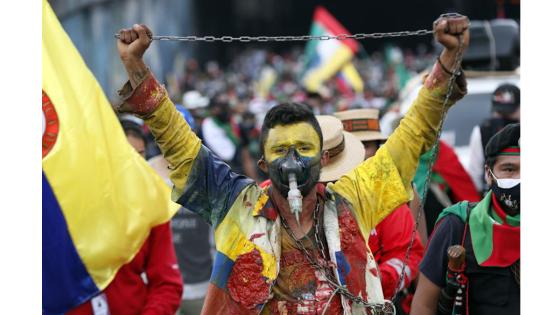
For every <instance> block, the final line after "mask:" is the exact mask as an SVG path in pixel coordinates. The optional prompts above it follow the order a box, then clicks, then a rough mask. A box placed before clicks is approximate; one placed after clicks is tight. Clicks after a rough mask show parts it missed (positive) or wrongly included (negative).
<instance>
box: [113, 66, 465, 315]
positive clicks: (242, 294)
mask: <svg viewBox="0 0 560 315" xmlns="http://www.w3.org/2000/svg"><path fill="white" fill-rule="evenodd" d="M461 82H463V84H460V85H457V86H455V93H454V95H453V100H457V99H459V98H460V97H462V96H463V95H464V93H465V92H466V89H465V85H464V80H463V81H461ZM446 83H447V77H446V75H445V74H444V72H443V71H442V70H441V69H440V68H439V66H438V65H437V64H436V65H435V66H434V69H433V71H432V73H431V74H430V75H429V76H428V78H427V79H426V80H425V82H424V86H425V87H424V88H423V89H422V90H421V91H420V95H419V96H418V98H417V100H416V103H415V105H414V106H413V107H412V108H411V110H410V111H409V112H408V114H407V115H406V117H405V118H404V119H403V120H402V121H401V123H400V127H399V128H398V129H397V130H396V131H395V132H394V133H393V135H392V136H391V137H390V138H389V139H388V140H387V143H386V144H385V145H384V146H383V147H382V148H381V149H380V150H379V151H378V152H377V154H376V155H375V156H374V157H372V158H370V159H368V160H366V161H364V162H363V163H362V164H361V165H359V166H358V167H357V168H356V169H354V170H353V171H352V172H350V173H349V174H347V175H346V176H343V177H342V178H341V179H340V180H339V181H338V182H336V183H335V184H330V185H329V186H327V189H326V194H325V195H326V196H327V198H326V199H327V200H326V202H325V210H324V219H325V220H324V222H325V223H324V225H325V227H324V228H325V234H326V239H327V243H328V248H329V254H330V259H331V261H332V262H334V264H335V267H334V268H335V269H336V270H335V275H336V277H337V279H338V281H339V282H340V284H342V285H346V286H347V287H348V289H349V290H350V292H352V293H353V294H355V295H360V296H361V297H362V298H364V299H366V300H368V301H369V302H380V301H382V299H383V292H382V289H381V284H380V281H379V277H378V276H379V274H378V271H377V266H376V264H375V260H374V258H373V256H372V254H371V251H370V250H369V247H368V246H367V245H366V244H367V243H366V240H367V239H368V236H369V232H370V231H371V230H372V229H373V228H374V227H375V226H376V225H377V223H379V222H380V221H381V220H383V218H384V217H385V216H387V215H388V214H389V213H390V212H391V211H392V210H393V209H395V208H397V207H398V206H399V205H401V204H403V203H405V202H407V201H408V200H409V199H410V198H411V196H412V192H411V190H410V187H411V185H410V182H411V180H412V178H413V176H414V174H415V171H416V166H417V164H418V158H419V156H420V154H422V153H423V152H425V151H427V150H428V149H429V147H430V146H431V145H432V144H433V143H434V141H435V137H436V127H437V126H438V124H439V122H440V119H441V113H442V104H443V99H444V94H445V86H446ZM127 85H128V83H127ZM127 90H128V93H126V91H127ZM122 91H124V92H121V95H123V98H124V99H125V100H126V102H129V103H132V104H135V105H136V106H140V107H141V108H150V107H152V108H157V109H156V110H155V111H153V112H152V113H150V114H148V115H145V116H144V117H143V118H144V119H145V120H146V122H147V124H148V125H149V126H150V129H151V131H152V133H153V134H154V136H155V138H156V141H157V143H158V145H159V146H160V148H161V149H162V152H163V154H164V156H165V158H166V159H167V160H168V161H169V162H170V164H171V168H172V170H171V180H172V181H173V183H174V185H175V187H174V190H173V194H172V195H173V196H172V197H173V199H174V200H175V201H177V202H178V203H180V204H182V205H183V206H185V207H186V208H188V209H190V210H192V211H194V212H197V213H198V214H200V215H201V216H202V217H203V218H204V219H206V220H207V221H208V222H209V223H210V224H212V226H213V227H214V228H215V238H216V247H217V251H218V252H217V255H216V259H215V262H214V267H213V273H212V277H211V285H210V287H209V290H208V294H207V297H206V301H205V305H204V309H203V314H258V313H259V312H260V311H261V310H262V308H263V306H264V305H265V304H266V303H267V301H268V300H269V299H270V298H271V292H272V286H273V285H274V283H275V280H276V278H277V275H278V269H279V266H280V264H279V261H280V259H279V258H280V255H281V248H280V247H281V246H280V221H279V217H278V215H277V213H276V211H275V210H274V208H273V207H271V206H270V203H269V199H268V195H267V191H266V190H263V189H261V188H260V187H258V186H257V185H256V184H255V183H254V182H253V181H252V180H250V179H248V178H246V177H244V176H241V175H237V174H235V173H233V172H231V170H230V168H229V167H228V166H227V165H226V164H225V163H224V162H222V161H220V160H219V159H217V158H216V156H215V155H213V154H212V153H211V152H210V151H209V150H208V149H207V148H206V147H204V146H202V145H201V143H200V140H199V139H198V138H197V137H196V135H195V134H194V133H193V132H192V131H191V130H190V129H189V127H188V125H187V123H186V122H185V121H184V119H183V118H182V116H181V114H179V112H177V111H176V110H175V107H174V106H173V103H172V102H171V101H170V100H169V98H168V97H167V94H166V92H165V89H164V88H163V87H162V86H160V85H159V84H158V83H157V81H156V80H155V78H154V77H153V76H152V75H150V76H148V78H147V79H145V80H144V81H143V82H142V84H141V85H140V86H139V87H137V88H136V89H135V90H132V89H130V86H129V85H128V87H127V86H126V85H125V89H123V90H122ZM125 94H127V95H125ZM342 302H343V307H344V310H345V313H346V314H350V313H352V314H366V311H365V310H364V309H363V308H360V307H359V306H358V305H352V303H351V302H350V301H348V300H347V299H345V298H342Z"/></svg>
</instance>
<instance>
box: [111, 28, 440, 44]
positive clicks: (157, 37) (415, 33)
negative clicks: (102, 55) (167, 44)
mask: <svg viewBox="0 0 560 315" xmlns="http://www.w3.org/2000/svg"><path fill="white" fill-rule="evenodd" d="M433 33H434V31H432V30H426V29H423V30H416V31H400V32H388V33H369V34H366V33H357V34H339V35H302V36H237V37H235V36H173V35H152V36H151V39H152V40H161V41H181V42H207V43H212V42H224V43H231V42H241V43H249V42H302V41H310V40H332V39H336V40H346V39H356V40H360V39H379V38H394V37H407V36H425V35H431V34H433ZM114 36H115V38H118V39H120V35H119V34H115V35H114Z"/></svg>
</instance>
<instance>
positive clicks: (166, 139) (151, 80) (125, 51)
mask: <svg viewBox="0 0 560 315" xmlns="http://www.w3.org/2000/svg"><path fill="white" fill-rule="evenodd" d="M119 35H120V38H119V40H118V41H117V47H118V51H119V55H120V57H121V60H122V62H123V65H124V67H125V69H126V71H127V73H128V78H129V81H128V82H127V83H126V84H125V85H124V87H123V88H122V89H121V90H120V91H119V95H120V97H121V99H122V102H121V104H120V105H119V106H118V108H117V110H119V111H120V112H130V113H133V114H135V115H137V116H139V117H140V118H142V119H144V120H145V122H146V123H147V124H148V126H149V127H150V130H151V132H152V134H153V135H154V137H155V139H156V142H157V144H158V146H159V147H160V149H161V151H162V153H163V155H164V157H165V159H166V160H167V161H168V162H169V164H170V168H171V174H170V178H171V181H172V182H173V184H174V188H173V196H172V199H173V200H174V201H176V202H178V203H180V204H181V205H183V206H185V207H186V208H187V209H189V210H191V211H194V212H196V213H198V214H200V215H201V216H202V217H203V218H204V219H206V220H207V221H208V222H209V223H212V224H214V225H216V224H217V223H218V222H219V221H220V220H221V219H222V218H223V217H224V216H225V214H226V213H227V211H228V210H229V207H230V206H231V204H232V203H233V201H234V200H235V199H236V198H237V196H238V195H239V193H240V192H241V190H243V188H245V187H246V186H247V185H248V184H249V183H250V181H249V180H248V179H247V178H245V177H244V176H240V175H237V174H235V173H233V172H231V170H230V168H229V166H228V165H227V164H225V163H224V162H222V161H220V160H219V159H217V158H216V156H214V155H213V154H212V153H211V152H210V151H209V150H208V149H206V148H205V147H204V146H203V145H202V144H201V141H200V139H199V138H198V137H197V136H196V134H195V133H194V132H193V131H192V130H191V129H190V127H189V125H188V124H187V122H186V121H185V119H184V118H183V117H182V115H181V114H180V113H179V112H178V111H177V110H176V109H175V106H174V105H173V102H171V100H170V99H169V97H168V95H167V92H166V90H165V88H164V87H163V86H161V85H160V84H159V82H158V81H157V80H156V79H155V77H154V76H153V74H152V73H151V72H150V70H149V69H148V67H147V66H146V64H145V63H144V61H143V59H142V56H143V55H144V52H145V51H146V49H148V47H149V46H150V43H151V31H150V30H149V29H148V27H146V26H145V25H138V24H135V25H134V26H133V28H132V29H122V30H121V31H120V32H119Z"/></svg>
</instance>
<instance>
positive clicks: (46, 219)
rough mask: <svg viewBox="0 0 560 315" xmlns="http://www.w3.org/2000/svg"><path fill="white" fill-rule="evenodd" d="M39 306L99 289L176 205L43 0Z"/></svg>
mask: <svg viewBox="0 0 560 315" xmlns="http://www.w3.org/2000/svg"><path fill="white" fill-rule="evenodd" d="M42 23H43V27H42V28H43V40H42V42H43V44H42V65H43V66H42V76H43V80H42V81H43V82H42V105H43V139H42V145H43V150H42V151H43V159H42V168H43V175H42V182H43V184H42V187H43V188H42V189H43V192H42V193H43V217H42V221H43V225H42V230H43V231H42V235H43V237H42V238H43V255H42V263H43V280H42V281H43V299H42V300H43V313H44V314H60V313H64V312H66V311H67V310H69V309H70V308H72V307H74V306H77V305H79V304H81V303H83V302H85V301H87V300H89V299H90V298H91V297H93V296H95V295H97V294H98V293H99V292H100V291H101V290H103V289H104V288H105V287H107V285H108V284H109V283H110V282H111V280H112V279H113V277H114V276H115V274H116V273H117V271H118V270H119V268H120V267H121V266H122V265H124V264H125V263H127V262H129V261H130V260H132V258H133V257H134V256H135V254H136V253H137V251H138V250H139V249H140V247H141V246H142V244H143V243H144V241H145V239H146V238H147V236H148V234H149V233H150V229H151V228H152V227H153V226H156V225H158V224H161V223H164V222H166V221H168V220H169V219H170V218H171V217H172V215H173V214H174V213H175V212H176V211H177V209H178V205H176V204H174V203H172V202H171V200H170V194H171V192H170V189H169V188H168V187H167V185H166V184H165V183H164V182H163V180H162V179H161V178H160V177H159V176H158V175H157V174H156V173H155V172H154V171H153V170H152V169H151V168H150V166H149V165H148V164H147V162H145V161H144V159H143V158H142V157H141V156H140V155H139V154H138V153H136V151H134V149H133V148H132V147H131V146H130V145H129V143H128V142H127V140H126V137H125V135H124V132H123V130H122V128H121V126H120V124H119V122H118V120H117V117H116V116H115V114H114V113H113V110H112V109H111V106H110V104H109V102H108V101H107V99H106V97H105V95H104V94H103V92H102V90H101V87H100V86H99V84H98V83H97V81H96V80H95V78H94V76H93V75H92V73H91V72H90V71H89V69H88V68H87V66H86V64H85V63H84V61H83V60H82V58H81V56H80V54H79V53H78V51H77V50H76V48H75V47H74V46H73V44H72V42H71V41H70V38H69V37H68V35H67V34H66V33H65V32H64V29H63V28H62V26H61V25H60V23H59V21H58V20H57V18H56V16H55V14H54V12H53V11H52V9H51V7H50V5H49V4H48V3H47V2H46V1H45V0H44V1H43V22H42Z"/></svg>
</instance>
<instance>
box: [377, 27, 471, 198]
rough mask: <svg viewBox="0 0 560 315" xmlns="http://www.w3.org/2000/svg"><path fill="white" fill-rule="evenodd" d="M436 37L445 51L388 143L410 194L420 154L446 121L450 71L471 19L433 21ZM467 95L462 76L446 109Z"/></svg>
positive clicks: (429, 145) (467, 32) (466, 35)
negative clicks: (446, 100)
mask: <svg viewBox="0 0 560 315" xmlns="http://www.w3.org/2000/svg"><path fill="white" fill-rule="evenodd" d="M434 36H435V39H436V40H437V41H438V42H439V43H440V44H442V45H443V46H444V49H443V51H442V53H441V55H440V56H439V58H438V61H437V62H436V63H435V65H434V67H433V68H432V71H431V72H430V74H429V75H428V77H427V78H426V80H425V81H424V86H423V87H422V89H421V90H420V93H419V95H418V97H417V98H416V100H415V101H414V104H413V105H412V107H411V108H410V110H409V111H408V113H407V114H406V115H405V117H404V118H403V120H402V121H401V122H400V125H399V127H398V128H397V129H396V130H395V132H394V133H393V134H392V135H391V136H390V137H389V139H388V140H387V143H386V144H385V146H386V148H387V150H388V151H389V154H390V155H391V157H392V159H393V161H394V163H395V165H396V167H397V169H398V171H399V174H400V176H401V179H402V181H403V184H404V185H405V187H407V188H409V189H408V190H409V193H411V190H410V187H411V186H410V182H411V181H412V178H413V177H414V174H415V173H416V168H417V166H418V160H419V157H420V155H422V154H423V153H424V152H426V151H428V150H429V149H430V148H431V147H432V145H433V144H434V143H435V141H436V134H437V129H438V127H439V124H440V122H441V120H442V119H443V117H442V114H443V110H442V109H443V106H444V99H445V95H446V93H447V87H448V82H449V79H450V76H451V75H450V72H451V71H453V67H454V64H455V58H456V56H457V54H458V53H462V52H463V51H464V50H465V49H466V48H467V46H468V44H469V20H468V18H467V17H465V16H458V17H440V18H439V19H438V20H436V21H435V22H434ZM459 36H461V39H462V41H463V44H462V47H460V45H459ZM460 50H461V51H460ZM457 70H459V69H457ZM465 94H466V81H465V78H464V75H463V74H461V76H459V77H457V79H456V81H455V84H454V86H453V92H452V94H451V97H450V99H449V102H448V104H446V106H447V107H449V106H450V105H452V104H454V103H455V102H456V101H458V100H459V99H461V98H462V97H463V96H464V95H465Z"/></svg>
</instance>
